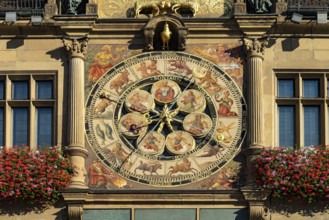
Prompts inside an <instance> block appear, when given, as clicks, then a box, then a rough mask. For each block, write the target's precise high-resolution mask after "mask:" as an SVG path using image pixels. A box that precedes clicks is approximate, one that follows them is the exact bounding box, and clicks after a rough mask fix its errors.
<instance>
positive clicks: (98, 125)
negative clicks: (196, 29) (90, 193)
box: [86, 52, 246, 187]
mask: <svg viewBox="0 0 329 220" xmlns="http://www.w3.org/2000/svg"><path fill="white" fill-rule="evenodd" d="M245 109H246V107H245V103H244V99H243V96H242V94H241V92H240V91H239V89H238V87H237V86H236V85H235V83H234V82H233V80H232V79H231V78H230V77H229V76H228V75H227V74H225V72H224V71H223V70H222V69H220V68H219V67H218V66H216V65H215V64H212V63H210V62H208V61H206V60H203V59H202V58H199V57H196V56H193V55H190V54H186V53H181V52H151V53H143V54H141V55H138V56H135V57H132V58H130V59H128V60H125V61H124V62H122V63H120V64H118V65H116V66H114V67H113V68H112V69H110V70H109V71H108V72H107V73H106V74H104V75H103V76H102V77H101V78H100V79H99V80H98V81H97V83H96V84H95V85H94V86H93V88H92V90H91V92H90V94H89V97H88V99H87V104H86V134H87V139H88V142H89V144H90V146H91V148H92V149H93V151H94V152H95V154H96V155H97V156H98V157H99V158H100V159H101V160H102V161H103V163H104V164H105V165H106V166H107V167H108V168H110V169H111V170H112V171H114V172H116V173H117V174H119V175H121V176H122V177H124V178H127V179H130V180H132V181H134V182H138V183H142V184H148V185H150V186H155V187H175V186H181V185H183V184H189V183H193V182H196V181H199V180H202V179H204V178H206V177H207V176H209V175H211V174H213V173H215V172H217V171H218V170H220V169H221V168H222V167H223V166H225V164H226V163H227V162H229V161H230V160H231V159H232V158H233V157H234V156H235V154H236V153H237V152H238V151H239V148H240V145H241V143H242V141H243V138H244V136H245V115H246V113H245Z"/></svg>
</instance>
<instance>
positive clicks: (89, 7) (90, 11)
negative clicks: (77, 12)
mask: <svg viewBox="0 0 329 220" xmlns="http://www.w3.org/2000/svg"><path fill="white" fill-rule="evenodd" d="M97 13H98V5H97V3H96V0H89V2H88V3H87V4H86V14H87V15H96V14H97Z"/></svg>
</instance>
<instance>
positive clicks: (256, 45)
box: [243, 37, 269, 58]
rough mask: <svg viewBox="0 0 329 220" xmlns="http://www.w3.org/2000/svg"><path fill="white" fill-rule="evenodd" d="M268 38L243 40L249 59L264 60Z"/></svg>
mask: <svg viewBox="0 0 329 220" xmlns="http://www.w3.org/2000/svg"><path fill="white" fill-rule="evenodd" d="M268 40H269V39H268V37H263V38H258V39H257V38H247V37H245V38H244V39H243V43H244V44H243V45H244V49H245V51H246V53H247V55H248V57H254V56H258V57H261V58H263V55H264V52H265V47H266V46H267V45H268Z"/></svg>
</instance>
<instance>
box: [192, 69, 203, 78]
mask: <svg viewBox="0 0 329 220" xmlns="http://www.w3.org/2000/svg"><path fill="white" fill-rule="evenodd" d="M195 69H196V68H194V69H193V70H192V74H193V76H194V77H195V78H197V79H201V78H203V77H205V76H206V73H203V74H202V73H198V72H197V71H195Z"/></svg>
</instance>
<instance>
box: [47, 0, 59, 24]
mask: <svg viewBox="0 0 329 220" xmlns="http://www.w3.org/2000/svg"><path fill="white" fill-rule="evenodd" d="M57 14H58V8H57V4H56V1H55V0H49V1H48V2H47V4H46V5H45V15H44V18H45V20H49V19H51V18H52V17H53V16H54V15H57Z"/></svg>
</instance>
